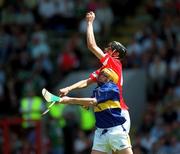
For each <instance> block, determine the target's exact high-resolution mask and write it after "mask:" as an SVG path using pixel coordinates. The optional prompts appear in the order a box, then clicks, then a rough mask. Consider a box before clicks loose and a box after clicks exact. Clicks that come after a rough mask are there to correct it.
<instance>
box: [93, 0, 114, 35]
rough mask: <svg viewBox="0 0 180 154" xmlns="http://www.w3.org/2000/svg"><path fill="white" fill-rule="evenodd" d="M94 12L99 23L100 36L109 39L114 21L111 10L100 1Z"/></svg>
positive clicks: (106, 3)
mask: <svg viewBox="0 0 180 154" xmlns="http://www.w3.org/2000/svg"><path fill="white" fill-rule="evenodd" d="M95 12H96V19H97V20H98V21H99V22H100V24H101V27H102V29H101V34H102V36H104V37H105V38H107V37H109V35H110V31H111V27H112V24H113V21H114V14H113V10H112V8H111V7H110V5H109V3H108V2H107V1H105V0H101V1H100V2H99V5H98V7H97V9H96V11H95ZM107 19H108V20H107Z"/></svg>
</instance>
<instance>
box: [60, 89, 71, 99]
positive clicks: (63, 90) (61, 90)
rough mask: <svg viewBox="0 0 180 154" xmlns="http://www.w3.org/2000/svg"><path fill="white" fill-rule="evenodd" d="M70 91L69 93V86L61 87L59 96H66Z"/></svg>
mask: <svg viewBox="0 0 180 154" xmlns="http://www.w3.org/2000/svg"><path fill="white" fill-rule="evenodd" d="M68 93H69V88H68V87H66V88H62V89H59V96H60V97H63V96H66V95H67V94H68Z"/></svg>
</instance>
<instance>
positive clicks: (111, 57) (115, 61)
mask: <svg viewBox="0 0 180 154" xmlns="http://www.w3.org/2000/svg"><path fill="white" fill-rule="evenodd" d="M94 19H95V14H94V13H93V12H88V13H87V14H86V21H87V46H88V48H89V49H90V51H91V52H92V53H93V54H94V55H95V56H96V57H97V58H98V59H99V60H100V62H101V63H102V67H101V68H100V69H98V70H96V71H95V72H93V73H92V74H91V75H90V76H89V78H88V79H84V80H81V81H79V82H77V83H75V84H73V85H70V86H68V87H66V88H62V89H60V90H59V92H60V96H64V95H67V94H68V93H69V92H70V91H71V90H74V89H79V88H85V87H87V86H89V85H91V84H92V83H95V82H96V81H97V77H98V75H99V72H100V71H101V69H103V68H105V67H106V68H111V69H112V70H113V71H115V72H116V73H117V74H118V76H119V81H118V83H117V85H118V88H119V91H120V106H121V109H122V114H123V116H125V117H126V122H125V124H124V128H125V129H126V131H127V132H129V130H130V117H129V112H128V107H127V105H126V104H125V102H124V99H123V95H122V86H123V74H122V64H121V59H123V58H124V57H125V56H126V52H127V49H126V48H125V47H124V46H123V45H122V44H121V43H119V42H117V41H112V42H110V43H109V44H108V47H107V48H105V51H104V52H103V50H102V49H100V48H99V47H98V46H97V44H96V40H95V36H94V31H93V22H94Z"/></svg>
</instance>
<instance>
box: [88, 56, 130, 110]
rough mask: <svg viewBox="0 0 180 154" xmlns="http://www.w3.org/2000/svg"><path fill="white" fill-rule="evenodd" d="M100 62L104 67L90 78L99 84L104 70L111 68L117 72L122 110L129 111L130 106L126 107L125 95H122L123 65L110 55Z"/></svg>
mask: <svg viewBox="0 0 180 154" xmlns="http://www.w3.org/2000/svg"><path fill="white" fill-rule="evenodd" d="M100 62H101V63H102V64H103V66H102V67H101V68H100V69H98V70H96V71H94V72H93V73H91V74H90V78H91V79H92V80H93V81H95V82H97V77H98V75H99V73H100V71H101V69H103V68H111V69H112V70H113V71H115V72H116V73H117V74H118V76H119V81H118V83H117V86H118V87H119V91H120V105H121V108H122V109H128V106H127V105H126V103H125V101H124V99H123V95H122V86H123V74H122V64H121V62H120V61H119V60H118V59H115V58H113V57H111V56H110V55H109V54H106V55H105V56H104V57H103V58H101V59H100Z"/></svg>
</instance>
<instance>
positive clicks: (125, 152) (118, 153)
mask: <svg viewBox="0 0 180 154" xmlns="http://www.w3.org/2000/svg"><path fill="white" fill-rule="evenodd" d="M112 154H133V151H132V149H131V148H126V149H122V150H117V151H113V152H112Z"/></svg>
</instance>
